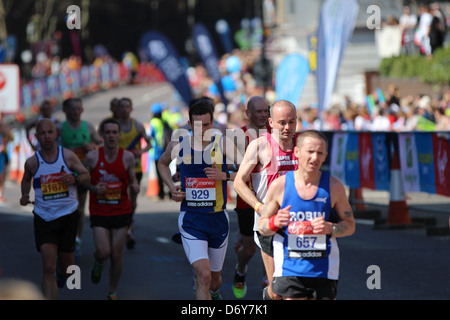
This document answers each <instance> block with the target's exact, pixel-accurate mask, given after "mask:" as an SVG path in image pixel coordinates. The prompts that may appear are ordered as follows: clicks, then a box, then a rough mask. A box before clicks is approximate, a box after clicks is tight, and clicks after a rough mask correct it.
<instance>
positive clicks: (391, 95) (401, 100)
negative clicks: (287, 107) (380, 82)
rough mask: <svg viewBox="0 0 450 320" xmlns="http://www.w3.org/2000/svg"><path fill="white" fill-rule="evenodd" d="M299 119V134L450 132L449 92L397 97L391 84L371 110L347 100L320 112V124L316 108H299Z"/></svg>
mask: <svg viewBox="0 0 450 320" xmlns="http://www.w3.org/2000/svg"><path fill="white" fill-rule="evenodd" d="M375 96H376V94H375ZM298 115H299V124H298V126H297V129H299V128H301V130H305V129H322V130H345V131H396V132H400V131H450V89H449V90H447V91H446V92H445V93H444V94H443V95H442V96H441V97H430V96H429V95H422V94H417V95H405V96H400V95H399V92H398V88H397V86H396V85H395V84H392V85H391V90H389V92H387V93H385V94H383V97H380V96H376V97H375V104H374V106H373V107H372V108H369V107H368V105H367V104H364V105H360V104H357V103H354V102H352V101H351V99H349V98H347V99H346V102H345V104H336V105H333V106H332V107H331V108H329V109H327V110H323V111H322V114H321V118H322V123H321V122H320V119H319V114H318V109H317V107H315V106H305V107H303V108H300V109H299V111H298Z"/></svg>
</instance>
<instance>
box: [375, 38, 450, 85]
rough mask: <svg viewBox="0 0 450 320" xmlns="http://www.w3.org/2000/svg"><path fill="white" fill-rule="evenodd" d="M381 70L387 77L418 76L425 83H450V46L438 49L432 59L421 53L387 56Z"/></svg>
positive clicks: (380, 67)
mask: <svg viewBox="0 0 450 320" xmlns="http://www.w3.org/2000/svg"><path fill="white" fill-rule="evenodd" d="M379 71H380V74H381V75H382V76H386V77H393V78H414V77H418V78H419V79H420V80H421V81H423V82H425V83H430V84H450V46H448V47H446V48H443V49H440V50H436V52H435V53H434V55H433V57H432V59H427V58H425V57H424V56H420V55H413V56H403V55H402V56H399V57H391V58H385V59H383V60H382V61H381V63H380V66H379Z"/></svg>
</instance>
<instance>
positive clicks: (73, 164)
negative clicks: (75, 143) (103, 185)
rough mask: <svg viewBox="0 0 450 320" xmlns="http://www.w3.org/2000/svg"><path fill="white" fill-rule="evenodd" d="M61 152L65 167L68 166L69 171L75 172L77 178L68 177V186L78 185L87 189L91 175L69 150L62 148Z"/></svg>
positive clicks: (73, 176)
mask: <svg viewBox="0 0 450 320" xmlns="http://www.w3.org/2000/svg"><path fill="white" fill-rule="evenodd" d="M63 150H64V151H63V152H64V158H65V159H66V162H67V165H68V166H69V168H70V170H72V171H74V172H76V174H77V178H76V177H75V175H71V174H70V175H69V176H70V177H69V179H70V180H69V183H68V184H78V185H81V186H83V187H85V188H87V186H89V184H90V182H91V175H90V174H89V172H88V171H87V169H86V168H85V167H84V166H83V164H82V163H81V161H80V159H79V158H78V157H77V156H76V154H75V153H73V152H72V151H70V150H69V149H65V148H64V149H63ZM77 180H78V181H77Z"/></svg>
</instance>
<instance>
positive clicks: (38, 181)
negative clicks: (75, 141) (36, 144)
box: [33, 146, 78, 221]
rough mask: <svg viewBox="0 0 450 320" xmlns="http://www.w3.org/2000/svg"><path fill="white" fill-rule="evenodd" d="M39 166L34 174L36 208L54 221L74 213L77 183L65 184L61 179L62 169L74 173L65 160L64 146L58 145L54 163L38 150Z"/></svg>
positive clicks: (76, 203) (35, 211)
mask: <svg viewBox="0 0 450 320" xmlns="http://www.w3.org/2000/svg"><path fill="white" fill-rule="evenodd" d="M36 157H37V160H38V168H37V170H36V172H35V174H34V176H33V188H34V194H35V199H34V210H33V212H34V213H35V214H37V215H38V216H40V217H41V218H42V219H44V220H45V221H52V220H55V219H58V218H60V217H62V216H65V215H67V214H71V213H73V212H74V211H75V210H76V209H77V207H78V200H77V189H76V186H75V185H69V186H67V185H65V184H64V183H62V181H61V173H62V171H64V172H66V173H73V171H71V170H70V169H69V167H68V166H67V163H66V161H65V160H64V155H63V148H62V147H61V146H58V156H57V157H56V161H54V162H52V163H48V162H46V161H45V160H44V159H43V158H42V156H41V154H40V152H39V151H37V152H36Z"/></svg>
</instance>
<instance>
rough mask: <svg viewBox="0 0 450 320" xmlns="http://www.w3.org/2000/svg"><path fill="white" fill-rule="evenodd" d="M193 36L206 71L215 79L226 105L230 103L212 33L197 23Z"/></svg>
mask: <svg viewBox="0 0 450 320" xmlns="http://www.w3.org/2000/svg"><path fill="white" fill-rule="evenodd" d="M192 38H193V39H194V44H195V47H196V48H197V52H198V54H199V56H200V58H201V59H202V62H203V65H204V66H205V69H206V71H208V74H209V76H210V77H211V78H212V80H213V81H214V83H215V85H216V87H217V89H218V90H219V94H220V97H221V99H222V102H223V103H224V104H225V106H226V105H227V104H228V100H227V98H226V97H225V94H224V90H223V86H222V77H221V75H220V70H219V59H218V58H217V53H216V48H215V47H214V42H213V41H212V38H211V35H210V34H209V32H208V30H207V29H206V27H205V26H204V25H203V24H201V23H196V24H195V26H194V29H193V31H192Z"/></svg>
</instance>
